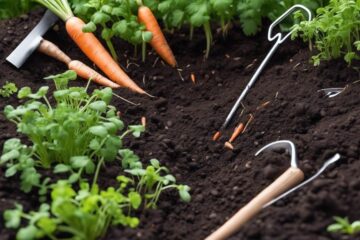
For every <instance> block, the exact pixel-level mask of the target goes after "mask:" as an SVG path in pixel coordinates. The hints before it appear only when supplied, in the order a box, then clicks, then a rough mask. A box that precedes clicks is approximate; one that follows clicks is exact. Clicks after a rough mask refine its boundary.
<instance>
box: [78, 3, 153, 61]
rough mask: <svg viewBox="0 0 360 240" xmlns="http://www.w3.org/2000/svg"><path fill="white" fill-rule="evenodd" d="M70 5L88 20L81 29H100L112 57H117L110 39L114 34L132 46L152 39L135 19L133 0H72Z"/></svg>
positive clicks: (90, 30) (87, 30) (91, 30)
mask: <svg viewBox="0 0 360 240" xmlns="http://www.w3.org/2000/svg"><path fill="white" fill-rule="evenodd" d="M72 7H73V9H74V12H75V14H77V15H79V16H81V17H82V18H83V19H85V20H86V21H88V23H87V24H86V25H85V27H84V28H83V31H85V32H94V31H96V29H100V30H101V36H102V38H103V39H104V40H105V41H106V43H107V46H108V48H109V49H110V52H111V54H112V56H113V58H114V59H117V54H116V51H115V49H114V46H113V44H112V41H111V39H112V38H113V37H114V36H115V37H119V38H122V39H124V40H126V41H127V42H129V43H131V44H133V45H134V46H137V45H140V44H143V43H146V42H149V41H150V40H151V39H152V33H151V32H148V31H146V30H145V26H144V25H143V24H140V23H139V22H138V20H137V17H136V11H137V4H136V1H135V0H128V1H118V0H108V1H102V0H91V1H87V0H73V1H72Z"/></svg>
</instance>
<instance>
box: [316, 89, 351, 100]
mask: <svg viewBox="0 0 360 240" xmlns="http://www.w3.org/2000/svg"><path fill="white" fill-rule="evenodd" d="M344 90H345V88H324V89H320V90H318V92H324V93H325V96H327V97H329V98H333V97H336V96H337V95H339V94H340V93H342V92H343V91H344Z"/></svg>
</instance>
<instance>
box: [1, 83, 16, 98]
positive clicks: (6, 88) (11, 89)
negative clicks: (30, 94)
mask: <svg viewBox="0 0 360 240" xmlns="http://www.w3.org/2000/svg"><path fill="white" fill-rule="evenodd" d="M17 91H18V88H17V87H16V85H15V83H10V82H6V83H5V84H4V85H3V86H2V88H1V89H0V96H2V97H10V96H11V95H13V94H14V93H16V92H17Z"/></svg>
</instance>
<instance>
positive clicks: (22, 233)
mask: <svg viewBox="0 0 360 240" xmlns="http://www.w3.org/2000/svg"><path fill="white" fill-rule="evenodd" d="M75 78H76V74H75V73H74V72H73V71H67V72H65V73H63V74H59V75H55V76H50V77H49V78H48V79H52V80H54V82H55V87H56V89H55V91H54V92H53V97H54V101H55V104H54V105H51V104H50V101H49V100H48V98H47V97H46V95H47V92H48V87H41V88H40V89H39V90H38V91H37V92H35V93H33V92H32V91H31V89H30V88H28V87H25V88H22V89H21V90H20V91H19V93H18V97H19V98H21V99H22V98H27V99H28V100H27V101H26V102H25V103H24V104H23V105H20V106H18V107H17V108H14V107H11V106H6V107H5V114H6V116H7V117H8V118H9V119H10V120H11V121H13V122H14V123H16V124H17V127H18V131H19V132H20V133H23V134H25V135H26V136H27V137H28V138H29V139H30V142H32V144H33V145H31V146H27V145H25V144H22V143H21V141H20V140H19V139H17V138H12V139H9V140H7V141H6V142H5V144H4V148H3V154H2V156H1V158H0V164H1V165H6V168H7V169H6V172H5V176H6V177H11V176H14V175H15V174H17V173H19V175H20V182H21V184H20V185H21V189H22V190H23V191H25V192H30V191H31V190H32V189H33V188H34V187H36V188H37V189H38V193H39V201H40V202H45V201H46V200H47V197H48V190H51V194H50V196H51V201H50V203H43V204H42V205H41V206H40V208H39V210H38V211H30V212H29V213H25V212H24V211H23V207H22V206H20V205H16V208H15V209H12V210H7V211H5V213H4V219H5V222H6V224H5V225H6V227H7V228H14V229H18V228H19V227H20V226H24V227H20V229H19V231H18V232H17V239H19V240H27V239H41V238H48V239H52V240H60V239H78V240H92V239H94V240H95V239H98V238H100V237H102V236H104V234H105V233H106V231H107V229H108V227H109V226H110V225H123V226H129V227H136V226H137V225H138V223H139V219H138V218H137V217H133V216H132V214H134V213H135V210H137V209H139V208H149V207H153V208H155V207H156V205H157V202H158V201H159V197H160V195H161V193H162V192H163V191H165V190H166V189H171V188H173V189H177V190H178V192H179V195H180V198H181V199H182V200H183V201H185V202H188V201H190V198H191V197H190V194H189V191H190V188H189V187H188V186H186V185H178V184H176V180H175V178H174V177H173V176H172V175H170V174H169V170H168V169H167V168H165V167H163V166H160V163H159V161H158V160H155V159H152V160H150V163H151V165H150V166H146V165H145V169H144V168H143V166H144V164H143V163H142V162H141V161H140V158H139V157H138V156H137V155H136V154H135V153H134V152H133V151H131V150H130V149H126V148H123V147H122V140H123V139H124V138H125V137H126V136H128V135H129V134H132V135H133V136H134V137H140V135H141V133H142V132H143V131H144V130H145V129H144V126H142V125H131V126H128V128H127V129H126V130H125V131H123V132H122V133H121V134H120V136H118V134H119V133H120V131H121V130H124V124H123V123H122V121H121V120H120V119H119V117H118V116H117V115H116V111H115V108H114V107H113V106H111V105H109V102H110V100H111V97H112V91H111V89H110V88H104V89H102V90H95V91H93V93H92V94H88V86H86V87H85V88H84V87H69V86H68V83H69V81H70V80H73V79H75ZM67 141H68V142H67ZM115 160H116V161H119V162H120V163H121V168H120V169H119V175H118V177H117V185H116V186H111V187H108V188H106V189H102V188H101V187H100V186H99V185H98V178H99V176H100V175H101V174H100V173H101V169H102V167H103V166H105V165H106V164H109V163H112V162H114V161H115ZM39 168H43V169H51V170H53V172H54V173H56V174H62V175H60V177H62V179H60V180H58V181H57V182H56V183H52V182H53V181H52V179H50V178H45V179H44V180H42V176H41V174H40V173H39V172H38V171H37V170H38V169H39ZM135 171H137V172H135ZM87 178H92V184H89V181H88V180H87ZM76 184H78V185H76ZM24 224H25V225H24ZM59 236H61V237H59Z"/></svg>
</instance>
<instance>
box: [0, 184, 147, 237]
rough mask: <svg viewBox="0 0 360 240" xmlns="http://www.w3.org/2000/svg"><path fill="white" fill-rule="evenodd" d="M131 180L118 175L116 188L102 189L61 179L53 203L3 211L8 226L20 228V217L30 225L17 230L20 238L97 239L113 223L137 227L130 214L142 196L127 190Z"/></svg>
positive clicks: (135, 220)
mask: <svg viewBox="0 0 360 240" xmlns="http://www.w3.org/2000/svg"><path fill="white" fill-rule="evenodd" d="M129 183H131V181H130V180H129V179H126V178H119V181H118V185H117V187H116V188H114V187H109V188H107V189H106V190H100V189H99V187H98V186H97V185H94V186H93V187H91V188H90V186H89V184H87V183H82V184H81V185H80V189H79V190H78V191H75V189H73V188H72V186H71V185H70V184H69V183H68V182H66V181H62V180H60V181H58V182H57V183H56V184H54V185H52V186H51V189H52V191H51V199H52V201H51V205H48V204H42V205H41V206H40V208H39V210H38V211H31V212H30V213H24V212H23V209H22V207H21V206H20V205H17V207H16V209H13V210H7V211H5V212H4V219H5V224H6V227H8V228H15V229H17V228H19V226H20V223H21V219H23V220H25V222H27V225H25V226H24V227H21V228H20V229H19V231H18V233H17V236H16V237H17V239H18V240H25V239H41V238H44V237H49V238H50V239H58V238H57V237H56V236H57V235H64V234H66V235H69V236H72V239H79V240H96V239H99V238H100V237H102V236H103V235H104V234H105V233H106V230H107V229H108V227H109V226H110V225H123V226H129V227H132V228H135V227H136V226H137V225H138V224H139V219H138V218H136V217H132V216H130V213H131V210H132V209H137V208H139V206H140V203H141V196H140V195H139V194H138V193H137V192H134V191H129V192H128V191H126V188H127V187H128V185H129Z"/></svg>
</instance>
